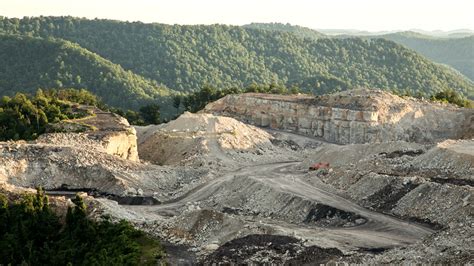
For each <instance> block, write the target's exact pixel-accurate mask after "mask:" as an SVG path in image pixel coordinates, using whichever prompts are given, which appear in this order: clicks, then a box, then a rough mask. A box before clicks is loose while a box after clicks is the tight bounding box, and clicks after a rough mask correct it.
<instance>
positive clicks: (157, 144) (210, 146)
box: [137, 113, 272, 165]
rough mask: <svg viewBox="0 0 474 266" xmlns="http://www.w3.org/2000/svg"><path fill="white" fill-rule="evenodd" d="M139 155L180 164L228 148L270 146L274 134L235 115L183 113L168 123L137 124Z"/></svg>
mask: <svg viewBox="0 0 474 266" xmlns="http://www.w3.org/2000/svg"><path fill="white" fill-rule="evenodd" d="M137 132H138V143H139V146H138V153H139V155H140V158H142V159H144V160H147V161H150V162H153V163H156V164H160V165H163V164H177V163H182V162H185V161H192V160H193V159H195V158H197V157H202V156H206V155H209V154H212V155H213V156H217V157H221V156H224V157H225V152H226V151H243V152H252V151H255V150H257V149H259V148H264V147H269V146H271V142H270V140H271V139H272V136H271V135H270V134H268V133H267V132H265V131H263V130H260V129H258V128H256V127H253V126H249V125H246V124H243V123H241V122H239V121H237V120H235V119H233V118H228V117H221V116H214V115H211V114H191V113H184V114H183V115H181V116H180V117H179V118H177V119H176V120H173V121H171V122H169V123H167V124H165V125H160V126H148V127H137Z"/></svg>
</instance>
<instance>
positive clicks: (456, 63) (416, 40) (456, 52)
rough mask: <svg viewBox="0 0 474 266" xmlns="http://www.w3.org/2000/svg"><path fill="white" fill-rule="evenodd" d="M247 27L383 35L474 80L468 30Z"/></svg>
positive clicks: (473, 43)
mask: <svg viewBox="0 0 474 266" xmlns="http://www.w3.org/2000/svg"><path fill="white" fill-rule="evenodd" d="M245 27H249V28H258V29H265V30H273V31H284V32H292V33H295V34H296V35H298V36H300V37H305V38H313V39H319V38H324V37H327V38H330V37H333V38H351V37H355V36H357V37H360V38H364V39H369V38H372V39H373V38H383V39H387V40H391V41H394V42H396V43H399V44H402V45H404V46H406V47H408V48H410V49H413V50H415V51H416V52H418V53H420V54H421V55H423V56H426V57H428V58H429V59H431V60H433V61H434V62H437V63H441V64H445V65H448V66H451V67H452V68H454V69H456V70H457V71H459V72H460V73H462V74H463V75H465V76H466V77H468V78H470V79H471V81H474V35H472V34H469V33H459V35H458V34H456V33H453V34H452V35H451V34H450V35H446V36H443V37H436V36H430V35H424V34H421V33H417V32H410V31H407V32H397V33H390V34H383V35H378V36H374V35H369V34H368V32H365V33H364V32H361V33H353V34H354V35H351V32H350V31H348V32H347V34H343V35H338V36H330V35H324V34H322V33H321V32H318V31H316V30H312V29H309V28H304V27H300V26H296V25H290V24H281V23H252V24H249V25H246V26H245Z"/></svg>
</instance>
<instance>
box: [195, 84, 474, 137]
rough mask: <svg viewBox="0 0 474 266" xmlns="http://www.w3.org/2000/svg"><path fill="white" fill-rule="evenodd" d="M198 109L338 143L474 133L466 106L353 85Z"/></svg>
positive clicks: (232, 98)
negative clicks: (340, 89)
mask: <svg viewBox="0 0 474 266" xmlns="http://www.w3.org/2000/svg"><path fill="white" fill-rule="evenodd" d="M203 112H207V113H214V114H219V115H226V116H231V117H234V118H236V119H239V120H241V121H243V122H247V123H250V124H254V125H257V126H261V127H270V128H274V129H283V130H289V131H293V132H298V133H300V134H304V135H308V136H314V137H320V138H322V139H324V140H326V141H330V142H334V143H338V144H349V143H374V142H383V141H396V140H403V141H411V142H435V141H438V140H442V139H448V138H450V139H457V138H462V137H472V135H473V134H474V133H473V132H474V128H473V125H472V123H471V121H472V120H473V117H474V110H472V109H463V108H457V107H454V106H451V105H445V104H437V103H430V102H426V101H425V102H421V101H417V100H414V99H405V98H401V97H398V96H395V95H392V94H390V93H388V92H384V91H380V90H367V89H358V90H352V91H345V92H341V93H337V94H331V95H323V96H318V97H312V96H307V95H292V96H284V95H268V94H258V93H247V94H241V95H228V96H226V97H224V98H222V99H220V100H218V101H216V102H213V103H210V104H208V105H207V106H206V108H205V109H204V111H203Z"/></svg>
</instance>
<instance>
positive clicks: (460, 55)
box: [380, 32, 474, 80]
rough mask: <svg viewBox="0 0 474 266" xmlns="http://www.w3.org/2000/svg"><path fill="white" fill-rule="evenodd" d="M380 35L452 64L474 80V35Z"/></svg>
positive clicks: (406, 33)
mask: <svg viewBox="0 0 474 266" xmlns="http://www.w3.org/2000/svg"><path fill="white" fill-rule="evenodd" d="M380 37H382V38H385V39H388V40H392V41H394V42H397V43H400V44H403V45H405V46H406V47H409V48H411V49H413V50H415V51H417V52H418V53H420V54H422V55H424V56H426V57H428V58H429V59H431V60H433V61H435V62H438V63H442V64H446V65H449V66H452V67H453V68H455V69H457V70H458V71H459V72H461V73H462V74H464V75H465V76H466V77H468V78H470V79H471V80H474V36H469V37H464V38H434V37H429V36H425V35H421V34H416V33H415V34H413V33H411V32H404V33H394V34H387V35H382V36H380Z"/></svg>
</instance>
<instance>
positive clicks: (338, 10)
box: [0, 0, 474, 31]
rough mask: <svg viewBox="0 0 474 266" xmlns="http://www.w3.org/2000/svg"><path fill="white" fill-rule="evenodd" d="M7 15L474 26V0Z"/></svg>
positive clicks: (210, 3) (56, 3) (233, 4)
mask: <svg viewBox="0 0 474 266" xmlns="http://www.w3.org/2000/svg"><path fill="white" fill-rule="evenodd" d="M0 15H3V16H7V17H23V16H39V15H44V16H48V15H54V16H60V15H71V16H79V17H87V18H96V17H97V18H109V19H118V20H128V21H137V20H139V21H143V22H161V23H168V24H175V23H177V24H214V23H224V24H234V25H242V24H247V23H250V22H283V23H286V22H289V23H291V24H297V25H302V26H307V27H310V28H315V29H317V28H323V29H341V28H344V29H349V28H350V29H360V30H371V31H377V30H407V29H413V28H418V29H424V30H437V29H440V30H452V29H459V28H470V29H474V0H447V1H440V0H324V1H323V0H272V1H270V0H132V1H129V0H74V1H67V0H0Z"/></svg>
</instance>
